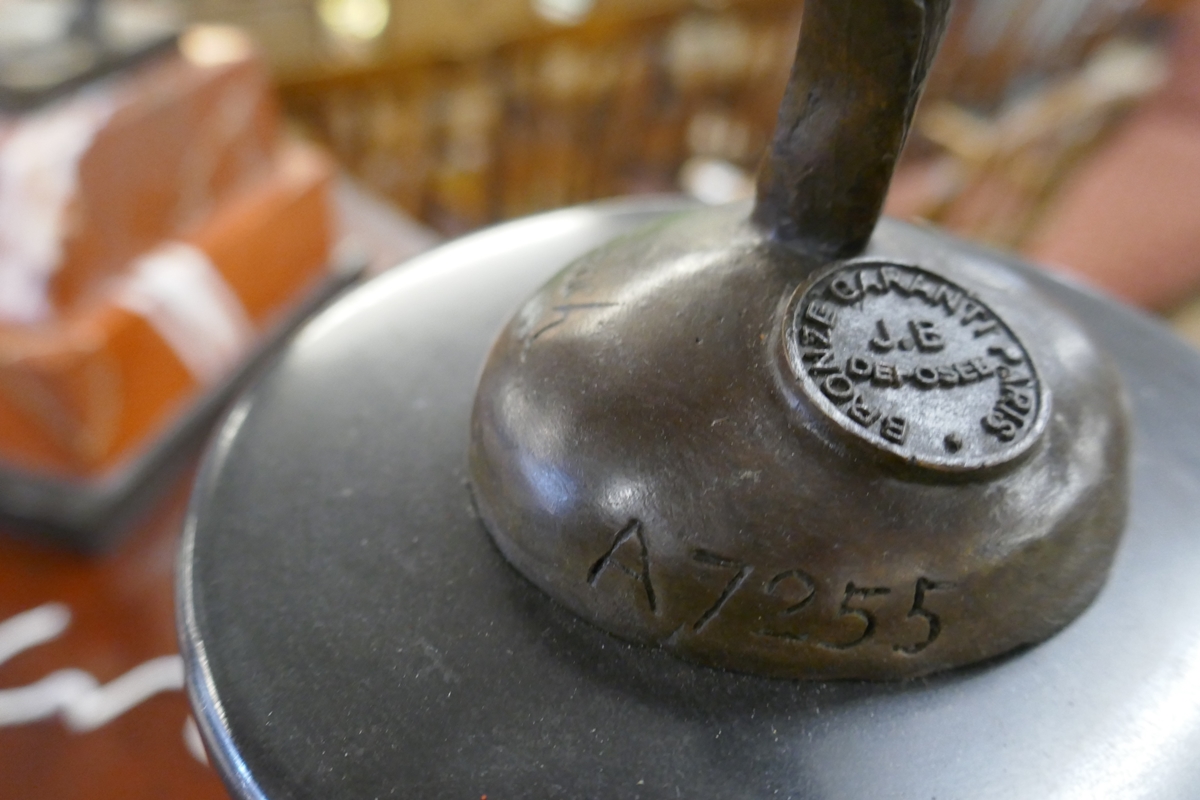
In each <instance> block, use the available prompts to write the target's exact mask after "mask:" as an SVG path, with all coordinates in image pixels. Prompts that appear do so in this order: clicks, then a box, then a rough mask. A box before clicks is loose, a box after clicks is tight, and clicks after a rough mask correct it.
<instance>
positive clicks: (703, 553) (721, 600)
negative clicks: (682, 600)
mask: <svg viewBox="0 0 1200 800" xmlns="http://www.w3.org/2000/svg"><path fill="white" fill-rule="evenodd" d="M692 558H693V559H695V560H696V561H698V562H700V563H701V564H706V565H708V566H710V567H728V568H730V569H733V568H735V567H738V568H739V569H738V571H737V574H736V575H734V576H733V578H731V579H730V581H729V583H727V584H725V589H724V590H723V591H722V592H721V596H720V597H718V598H717V602H715V603H713V605H712V608H710V609H708V610H707V611H705V612H704V613H703V614H701V615H700V619H698V620H696V624H694V625H693V626H692V630H693V631H696V632H697V633H699V632H700V631H701V630H702V629H703V628H704V626H705V625H707V624H708V623H709V622H711V621H712V619H713V617H715V616H717V614H719V613H721V609H722V608H724V607H725V604H726V603H728V602H729V598H730V597H732V596H733V593H734V592H736V591H737V590H738V589H739V588H740V587H741V585H742V584H743V583H745V582H746V578H748V577H750V573H751V572H752V571H753V570H754V567H752V566H751V565H749V564H742V563H739V562H737V561H734V560H732V559H729V558H725V557H723V556H719V555H717V554H716V553H710V552H709V551H708V550H695V551H693V553H692Z"/></svg>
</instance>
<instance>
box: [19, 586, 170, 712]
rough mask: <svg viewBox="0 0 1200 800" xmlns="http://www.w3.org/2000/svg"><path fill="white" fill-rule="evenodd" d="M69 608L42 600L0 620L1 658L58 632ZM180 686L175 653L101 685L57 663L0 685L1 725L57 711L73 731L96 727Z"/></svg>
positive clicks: (65, 624) (67, 618)
mask: <svg viewBox="0 0 1200 800" xmlns="http://www.w3.org/2000/svg"><path fill="white" fill-rule="evenodd" d="M70 623H71V611H70V609H68V608H67V607H66V606H64V605H62V604H61V603H47V604H46V605H43V606H39V607H37V608H35V609H32V610H30V611H26V612H24V613H22V614H18V615H17V616H15V617H13V618H11V619H9V620H7V621H5V622H0V664H3V663H4V662H5V661H8V660H9V659H11V658H13V657H15V656H16V655H18V654H20V653H22V652H24V651H26V650H28V649H30V648H32V647H36V646H37V645H40V644H45V643H46V642H49V641H52V640H54V639H56V638H58V637H59V636H61V635H62V633H63V631H65V630H66V629H67V627H68V626H69V625H70ZM182 688H183V659H182V658H180V657H179V656H177V655H171V656H161V657H159V658H155V659H151V660H150V661H147V662H145V663H144V664H141V665H139V666H137V667H134V668H133V669H132V670H130V671H129V672H127V673H125V674H124V675H122V676H121V677H119V678H117V679H116V680H114V681H112V682H111V683H108V684H106V685H104V686H101V685H100V682H99V681H97V680H96V679H95V678H94V677H93V676H92V675H91V674H90V673H87V672H84V671H83V670H80V669H60V670H58V671H57V672H53V673H51V674H50V675H47V676H46V677H44V678H42V679H41V680H40V681H37V682H36V683H31V684H29V685H28V686H21V687H19V688H16V689H0V728H3V727H6V726H12V725H24V724H26V723H30V722H38V721H40V720H45V719H50V718H51V717H54V716H61V717H62V721H63V724H64V725H66V726H67V728H68V729H69V730H71V731H74V732H76V733H82V732H84V731H91V730H95V729H96V728H99V727H102V726H104V725H107V724H108V723H109V722H112V721H113V720H114V719H116V718H117V717H119V716H121V715H122V714H124V713H125V712H126V711H129V710H130V709H131V708H134V707H135V706H138V705H140V704H141V703H143V702H144V701H146V700H147V699H149V698H150V697H153V696H154V695H156V694H158V693H160V692H172V691H178V690H179V689H182Z"/></svg>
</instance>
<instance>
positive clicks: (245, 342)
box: [117, 242, 254, 384]
mask: <svg viewBox="0 0 1200 800" xmlns="http://www.w3.org/2000/svg"><path fill="white" fill-rule="evenodd" d="M117 302H118V304H119V305H121V306H122V307H124V308H126V309H128V310H130V311H132V312H133V313H135V314H137V315H138V316H140V317H142V318H143V319H145V320H146V321H147V322H148V323H150V325H151V327H153V328H154V330H155V331H157V333H158V335H159V336H161V337H162V339H163V341H164V342H166V343H167V344H168V345H169V346H170V348H171V349H172V350H174V351H175V354H176V355H177V356H179V360H180V361H182V362H183V364H184V366H186V367H187V369H188V371H189V372H191V373H192V375H193V376H194V377H195V378H196V380H198V381H199V382H200V383H205V384H207V383H212V382H213V381H215V380H216V379H218V378H220V377H221V376H222V375H223V374H225V372H226V371H227V370H228V369H229V368H230V367H232V366H233V365H234V364H235V363H236V362H237V360H238V358H240V357H241V355H242V354H243V353H244V352H245V351H246V348H247V347H248V346H249V344H250V341H251V338H252V336H253V333H254V328H253V326H252V325H251V323H250V319H249V318H248V317H247V316H246V310H245V308H244V307H243V306H242V302H241V300H240V299H239V298H238V296H237V295H236V294H235V293H234V292H233V290H232V289H230V288H229V285H228V284H227V283H226V282H225V279H224V278H223V277H222V276H221V273H220V272H218V271H217V269H216V268H215V267H214V266H213V264H212V262H211V261H209V259H208V256H207V255H205V253H204V252H203V251H202V250H199V249H197V248H195V247H193V246H191V245H189V244H184V243H183V242H168V243H167V244H164V245H162V246H161V247H159V248H158V249H156V250H153V251H151V252H150V253H148V254H146V255H144V256H142V257H141V258H139V259H138V260H137V261H135V262H134V263H133V265H132V267H131V269H130V275H129V279H128V282H127V283H126V284H125V285H124V286H123V287H122V289H121V291H120V293H119V294H118V296H117Z"/></svg>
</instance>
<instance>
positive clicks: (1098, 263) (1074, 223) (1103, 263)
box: [1029, 0, 1200, 309]
mask: <svg viewBox="0 0 1200 800" xmlns="http://www.w3.org/2000/svg"><path fill="white" fill-rule="evenodd" d="M1170 66H1171V78H1170V80H1169V81H1168V82H1167V85H1166V86H1165V87H1163V90H1162V91H1161V92H1159V94H1158V95H1157V96H1155V97H1153V98H1151V99H1150V100H1149V101H1148V102H1147V103H1146V104H1145V105H1144V107H1143V108H1142V109H1141V110H1140V112H1139V113H1137V114H1136V115H1134V116H1133V118H1132V119H1130V120H1129V121H1128V123H1127V124H1126V125H1125V126H1124V127H1123V128H1122V129H1121V130H1120V131H1119V132H1118V133H1117V134H1116V135H1115V136H1114V137H1113V138H1112V140H1111V141H1110V142H1108V144H1107V145H1106V146H1105V147H1103V148H1102V149H1101V150H1100V152H1098V153H1097V154H1096V155H1095V156H1094V157H1093V158H1092V160H1091V161H1090V163H1088V164H1087V165H1086V166H1085V167H1084V168H1083V169H1081V170H1080V171H1079V173H1078V175H1077V176H1076V178H1075V180H1074V181H1072V182H1071V183H1070V185H1068V186H1067V187H1066V189H1065V190H1064V191H1063V192H1062V194H1061V196H1060V197H1059V198H1058V199H1057V201H1056V202H1055V203H1054V204H1053V206H1052V207H1051V208H1050V209H1049V210H1048V212H1047V215H1046V220H1045V223H1044V226H1043V229H1042V232H1041V235H1040V237H1039V238H1038V240H1037V241H1035V242H1034V243H1033V245H1032V246H1031V247H1030V248H1029V255H1031V256H1032V257H1033V258H1034V259H1036V260H1038V261H1041V262H1043V263H1046V264H1049V265H1051V266H1052V267H1057V268H1061V269H1064V270H1066V271H1068V272H1073V273H1075V274H1077V275H1081V276H1083V277H1084V278H1085V279H1087V280H1089V281H1091V282H1092V283H1095V284H1097V285H1099V286H1101V287H1103V288H1105V289H1107V290H1108V291H1110V292H1112V293H1113V294H1116V295H1117V296H1118V297H1121V298H1123V299H1125V300H1127V301H1129V302H1131V303H1135V304H1137V305H1141V306H1145V307H1148V308H1155V309H1164V308H1170V307H1171V306H1174V305H1178V304H1179V303H1180V302H1181V301H1183V300H1184V299H1186V298H1187V297H1188V296H1189V295H1191V294H1194V293H1195V292H1196V291H1197V290H1200V0H1193V1H1192V2H1191V3H1190V4H1188V6H1187V8H1186V11H1185V12H1184V13H1182V14H1180V16H1179V22H1178V29H1177V34H1176V38H1175V42H1174V46H1173V48H1172V51H1171V62H1170Z"/></svg>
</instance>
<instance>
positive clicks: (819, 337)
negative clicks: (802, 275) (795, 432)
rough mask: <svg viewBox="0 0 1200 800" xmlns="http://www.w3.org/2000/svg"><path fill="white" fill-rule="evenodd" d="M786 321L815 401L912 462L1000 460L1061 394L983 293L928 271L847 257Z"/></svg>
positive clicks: (1013, 452) (946, 466) (1040, 424)
mask: <svg viewBox="0 0 1200 800" xmlns="http://www.w3.org/2000/svg"><path fill="white" fill-rule="evenodd" d="M784 324H785V331H784V334H785V336H784V341H785V346H786V348H787V357H788V362H789V364H790V365H791V368H792V371H793V372H794V373H795V375H796V377H797V378H799V382H800V385H801V387H802V388H803V391H804V394H805V395H806V396H807V397H808V399H809V400H810V401H812V403H813V404H814V405H815V406H816V407H817V408H819V409H820V410H821V411H822V412H824V414H825V416H826V417H828V419H829V420H831V421H832V422H833V423H835V425H836V426H837V427H838V428H840V429H841V430H843V431H847V432H849V433H850V434H852V435H853V436H855V437H856V438H858V439H861V440H864V441H866V442H868V443H870V444H872V445H874V446H875V447H877V448H879V449H882V450H884V451H887V452H889V453H892V454H894V455H896V456H899V457H901V458H903V459H904V460H905V461H907V462H909V463H911V464H918V465H922V466H926V467H930V468H934V469H938V470H944V471H952V472H964V471H968V470H975V469H981V468H985V467H992V466H997V465H999V464H1002V463H1004V462H1007V461H1009V460H1011V459H1013V458H1015V457H1017V456H1018V455H1020V454H1021V453H1023V452H1024V451H1025V450H1027V449H1028V448H1029V447H1030V446H1031V445H1032V444H1033V442H1034V441H1035V440H1036V439H1037V435H1038V433H1040V431H1041V429H1042V428H1044V427H1045V421H1046V417H1047V415H1048V407H1049V396H1048V394H1047V393H1046V392H1044V391H1043V389H1042V386H1041V382H1040V380H1039V378H1038V372H1037V368H1036V367H1035V365H1034V363H1033V359H1032V358H1031V357H1030V355H1029V353H1028V351H1026V349H1025V346H1024V345H1023V344H1022V343H1021V341H1020V340H1019V339H1018V338H1017V337H1016V335H1015V334H1014V333H1013V332H1012V331H1011V330H1010V329H1009V327H1008V326H1007V325H1006V324H1005V323H1004V320H1002V319H1001V318H1000V317H999V315H997V314H996V313H995V312H994V311H993V310H992V309H990V308H989V307H988V306H987V305H985V304H984V303H983V302H981V301H980V300H979V299H978V298H977V297H973V296H972V295H970V294H969V293H968V292H967V291H965V290H964V289H962V288H961V287H959V286H957V285H956V284H954V283H952V282H951V281H948V280H946V279H945V278H943V277H941V276H939V275H936V274H934V273H932V272H929V271H927V270H924V269H921V268H919V267H913V266H907V265H901V264H894V263H890V262H878V261H870V262H864V261H860V262H853V263H849V264H845V265H843V266H840V267H838V268H837V269H834V270H832V271H830V272H828V273H827V274H825V275H824V276H822V277H821V278H819V279H818V280H817V281H816V282H815V283H813V284H812V285H811V286H809V287H808V288H807V289H805V290H803V291H802V292H797V295H796V297H795V298H793V300H792V303H791V306H790V310H789V313H788V314H787V315H786V318H785V323H784Z"/></svg>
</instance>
